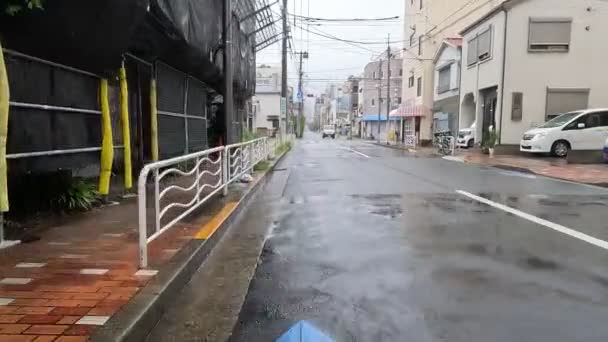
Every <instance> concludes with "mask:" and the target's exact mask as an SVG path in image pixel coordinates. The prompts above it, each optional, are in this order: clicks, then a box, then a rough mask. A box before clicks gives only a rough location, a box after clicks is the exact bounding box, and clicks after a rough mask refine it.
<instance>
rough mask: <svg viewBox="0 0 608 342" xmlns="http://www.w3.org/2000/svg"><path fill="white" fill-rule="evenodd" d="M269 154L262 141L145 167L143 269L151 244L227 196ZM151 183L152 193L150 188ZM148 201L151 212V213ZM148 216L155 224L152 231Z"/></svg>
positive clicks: (140, 194) (140, 211)
mask: <svg viewBox="0 0 608 342" xmlns="http://www.w3.org/2000/svg"><path fill="white" fill-rule="evenodd" d="M270 153H271V146H270V144H269V142H268V139H267V138H260V139H256V140H252V141H248V142H245V143H240V144H234V145H229V146H221V147H216V148H212V149H208V150H205V151H201V152H197V153H192V154H188V155H184V156H180V157H176V158H172V159H167V160H162V161H158V162H155V163H152V164H148V165H146V166H145V167H144V168H143V169H142V170H141V173H140V176H139V181H138V215H139V264H140V267H142V268H145V267H147V266H148V244H150V243H151V242H152V241H154V240H155V239H157V238H158V237H159V236H160V235H162V234H163V233H164V232H166V231H167V230H168V229H170V228H171V227H173V226H174V225H175V224H176V223H178V222H179V221H181V220H182V219H184V218H185V217H186V216H188V215H189V214H190V213H192V212H193V211H194V210H196V209H197V208H199V207H200V206H201V205H202V204H204V203H205V202H207V201H208V200H209V199H210V198H211V197H213V196H214V195H215V194H217V193H218V192H219V191H222V190H223V192H224V194H227V192H228V185H230V184H231V183H233V182H235V181H237V180H238V179H240V177H242V176H243V175H244V174H246V173H248V172H251V171H252V170H253V168H254V166H255V165H256V164H258V163H259V162H261V161H263V160H265V159H267V158H268V156H269V155H270ZM150 178H151V179H150ZM149 183H152V185H153V189H149V188H148V184H149ZM148 192H151V196H150V198H149V197H148ZM149 199H150V200H151V202H152V207H153V208H152V210H148V200H149ZM150 214H153V215H150ZM149 216H151V218H153V220H154V221H153V222H151V227H148V218H149Z"/></svg>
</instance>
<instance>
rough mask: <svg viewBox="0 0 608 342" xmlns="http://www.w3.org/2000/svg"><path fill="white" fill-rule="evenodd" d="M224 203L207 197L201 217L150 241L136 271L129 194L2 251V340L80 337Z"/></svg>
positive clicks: (38, 341)
mask: <svg viewBox="0 0 608 342" xmlns="http://www.w3.org/2000/svg"><path fill="white" fill-rule="evenodd" d="M216 202H217V203H216ZM222 205H223V203H221V202H220V201H214V202H212V203H211V204H210V205H209V206H208V207H206V208H205V209H204V213H205V215H204V216H198V217H196V218H194V219H192V220H190V222H189V223H184V224H179V225H177V226H175V227H173V228H172V229H170V230H169V231H167V232H166V233H165V234H163V235H162V236H161V237H160V238H159V239H157V240H155V241H154V242H153V243H152V244H151V245H150V247H149V261H150V265H152V266H151V269H150V270H143V271H140V270H138V242H137V241H138V233H137V204H136V200H134V199H133V200H130V201H128V202H126V203H124V204H122V205H119V206H114V207H106V208H103V209H96V210H94V211H93V212H91V213H87V214H86V215H84V216H83V217H81V218H79V219H77V220H72V222H70V223H66V224H63V225H61V226H57V227H54V228H52V229H50V230H48V231H45V232H44V233H42V236H41V237H42V238H41V240H39V241H36V242H33V243H29V244H22V245H17V246H14V247H11V248H7V249H3V250H0V265H2V266H0V341H36V342H42V341H58V342H75V341H86V340H87V339H88V336H89V335H90V334H91V332H92V331H93V330H94V329H96V328H97V327H99V326H102V325H103V324H104V323H105V322H106V321H107V320H108V319H109V318H110V317H111V316H112V315H113V314H114V313H116V312H117V311H118V310H119V309H120V308H121V307H122V306H123V305H124V304H126V303H127V302H128V301H129V299H131V298H132V297H133V296H134V295H135V294H136V293H137V292H138V291H139V290H140V289H141V288H142V287H143V286H145V285H146V284H147V283H148V282H149V281H150V280H151V279H152V278H153V277H154V275H155V274H156V271H154V269H158V267H159V266H160V265H162V264H164V263H165V262H167V261H168V260H169V259H171V257H172V256H173V255H174V254H175V253H177V252H178V251H179V250H180V249H181V248H182V247H183V246H184V245H185V244H186V243H188V242H189V241H190V240H191V239H192V238H193V237H194V236H195V235H196V233H197V232H198V231H199V230H200V229H201V227H202V226H203V225H204V223H205V222H207V221H209V220H210V219H211V216H212V215H213V214H215V213H216V212H218V211H220V209H221V208H222Z"/></svg>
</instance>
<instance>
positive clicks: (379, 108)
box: [376, 55, 382, 141]
mask: <svg viewBox="0 0 608 342" xmlns="http://www.w3.org/2000/svg"><path fill="white" fill-rule="evenodd" d="M377 87H378V136H377V137H376V139H378V141H380V123H381V122H382V101H380V99H382V55H380V63H379V64H378V85H377Z"/></svg>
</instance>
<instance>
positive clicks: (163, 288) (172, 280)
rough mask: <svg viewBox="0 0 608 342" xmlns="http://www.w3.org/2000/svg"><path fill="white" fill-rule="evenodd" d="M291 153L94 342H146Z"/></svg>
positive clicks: (181, 253) (164, 269)
mask: <svg viewBox="0 0 608 342" xmlns="http://www.w3.org/2000/svg"><path fill="white" fill-rule="evenodd" d="M289 151H290V150H287V151H285V152H284V153H283V154H282V155H280V156H279V157H277V158H276V159H275V160H274V161H272V162H273V164H272V167H271V168H269V169H268V170H267V171H266V172H265V173H264V174H263V175H262V176H261V177H260V178H259V179H258V180H257V182H256V183H255V184H254V185H253V186H252V187H251V188H250V189H249V190H248V191H247V193H245V195H244V196H243V197H242V198H241V200H240V201H239V202H238V205H237V206H236V208H235V209H234V210H233V211H232V212H231V213H230V215H228V217H227V218H226V219H225V220H224V221H223V222H222V223H221V225H220V227H219V228H218V229H217V230H216V232H215V233H214V234H213V235H212V236H211V237H210V238H209V239H207V240H192V241H190V242H189V243H188V244H187V245H186V246H184V248H182V249H181V250H180V251H179V252H178V253H177V254H176V255H175V256H174V257H173V258H172V259H171V260H170V261H169V262H168V263H167V264H165V265H163V267H161V269H160V270H159V272H158V275H157V276H156V277H155V278H154V279H153V280H152V281H150V283H149V284H148V285H146V286H145V287H144V288H143V289H142V290H141V291H139V292H138V293H137V295H135V297H133V298H132V299H131V300H130V301H129V303H127V304H126V305H125V306H124V307H123V308H122V309H121V310H120V311H119V312H118V313H116V314H115V315H114V316H112V318H110V320H109V321H108V322H107V323H106V324H105V325H104V326H103V327H102V328H100V329H99V330H98V331H96V333H95V334H94V335H93V336H91V338H90V341H93V342H118V341H143V340H145V338H146V337H147V335H148V333H149V332H150V330H151V329H152V328H154V326H155V325H156V324H157V323H158V321H159V320H160V318H161V317H162V315H163V313H164V312H165V310H166V309H167V307H168V306H169V305H170V304H171V303H172V299H173V298H174V297H175V296H176V295H178V294H179V293H180V292H181V291H182V289H183V288H184V286H185V285H186V284H187V283H188V282H189V281H190V279H191V278H192V276H193V275H194V273H195V272H196V271H197V270H198V268H199V267H200V266H201V265H202V263H203V262H204V261H205V259H206V258H207V257H208V256H209V254H210V253H211V251H212V250H213V248H214V247H215V246H216V245H217V243H218V242H219V241H220V240H221V239H222V236H223V235H224V234H225V232H226V231H227V230H228V229H231V228H232V226H233V224H234V222H236V220H237V218H238V216H239V214H240V213H242V212H243V210H244V209H245V208H246V207H247V206H248V205H249V204H250V203H251V200H252V199H254V198H255V196H256V195H257V193H258V190H259V189H261V188H262V186H263V185H264V184H265V183H266V181H267V179H268V177H269V175H270V174H271V172H272V171H273V170H274V169H275V167H276V166H277V165H278V164H279V163H280V162H281V161H282V160H283V158H284V157H285V156H286V155H287V153H289Z"/></svg>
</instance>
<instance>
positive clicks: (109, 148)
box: [99, 78, 114, 195]
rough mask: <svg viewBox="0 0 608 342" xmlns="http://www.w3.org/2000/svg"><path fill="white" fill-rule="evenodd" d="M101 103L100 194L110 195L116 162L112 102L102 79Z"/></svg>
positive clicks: (104, 80) (105, 82)
mask: <svg viewBox="0 0 608 342" xmlns="http://www.w3.org/2000/svg"><path fill="white" fill-rule="evenodd" d="M99 102H100V107H101V134H102V142H101V168H100V171H99V193H100V194H101V195H108V194H109V193H110V178H111V177H112V162H113V160H114V142H113V140H112V119H111V118H110V102H109V100H108V80H107V79H105V78H104V79H102V80H101V82H100V84H99Z"/></svg>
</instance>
